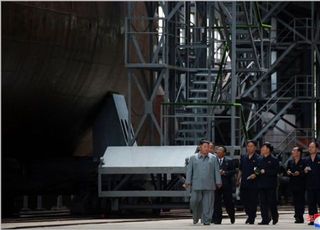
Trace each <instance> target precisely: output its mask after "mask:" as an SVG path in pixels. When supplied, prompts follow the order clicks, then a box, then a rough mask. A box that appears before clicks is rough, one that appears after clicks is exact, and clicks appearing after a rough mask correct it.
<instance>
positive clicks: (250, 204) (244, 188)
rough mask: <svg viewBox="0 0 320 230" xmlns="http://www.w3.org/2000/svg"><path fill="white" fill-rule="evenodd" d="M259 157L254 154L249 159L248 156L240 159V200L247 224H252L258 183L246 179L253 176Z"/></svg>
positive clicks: (254, 216) (255, 208) (255, 211)
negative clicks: (246, 217)
mask: <svg viewBox="0 0 320 230" xmlns="http://www.w3.org/2000/svg"><path fill="white" fill-rule="evenodd" d="M259 159H260V156H259V155H258V154H257V153H255V154H253V155H252V156H251V157H250V158H249V156H248V154H246V155H242V156H241V158H240V165H239V170H240V171H241V186H240V199H241V202H242V204H243V206H244V210H245V212H246V214H247V216H248V219H247V221H248V223H252V224H253V223H254V221H255V218H256V213H257V206H258V183H257V179H253V180H252V179H250V180H248V177H249V176H250V175H252V174H254V168H255V167H257V166H258V161H259Z"/></svg>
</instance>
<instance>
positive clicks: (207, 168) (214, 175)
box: [185, 153, 222, 190]
mask: <svg viewBox="0 0 320 230" xmlns="http://www.w3.org/2000/svg"><path fill="white" fill-rule="evenodd" d="M185 183H186V184H191V186H192V190H215V189H216V185H217V184H222V181H221V175H220V172H219V163H218V161H217V158H216V156H214V155H213V154H211V153H209V154H208V156H207V157H205V158H203V157H202V156H201V155H200V153H197V154H195V155H193V156H191V157H190V159H189V164H188V165H187V175H186V182H185Z"/></svg>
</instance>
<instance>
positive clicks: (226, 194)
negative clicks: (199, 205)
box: [212, 157, 236, 224]
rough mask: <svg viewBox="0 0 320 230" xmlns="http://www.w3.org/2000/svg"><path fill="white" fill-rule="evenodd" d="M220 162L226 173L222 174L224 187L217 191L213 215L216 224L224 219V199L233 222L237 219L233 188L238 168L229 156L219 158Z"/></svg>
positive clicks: (220, 166)
mask: <svg viewBox="0 0 320 230" xmlns="http://www.w3.org/2000/svg"><path fill="white" fill-rule="evenodd" d="M217 160H218V162H219V168H220V170H223V171H224V172H225V175H221V179H222V187H221V188H220V189H217V190H216V191H215V201H214V212H213V216H212V222H213V223H215V224H221V221H222V199H223V202H224V205H225V207H226V211H227V213H228V215H229V218H230V220H231V222H232V223H234V220H235V210H234V202H233V198H232V189H233V185H234V175H235V173H236V169H235V166H234V163H233V160H232V159H231V158H229V157H224V158H223V159H220V158H217Z"/></svg>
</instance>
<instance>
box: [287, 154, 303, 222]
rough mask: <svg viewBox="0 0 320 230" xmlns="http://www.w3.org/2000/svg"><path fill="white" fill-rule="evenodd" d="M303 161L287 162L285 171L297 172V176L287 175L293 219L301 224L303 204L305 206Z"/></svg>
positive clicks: (292, 160)
mask: <svg viewBox="0 0 320 230" xmlns="http://www.w3.org/2000/svg"><path fill="white" fill-rule="evenodd" d="M305 167H306V166H305V161H304V159H300V160H299V161H297V162H295V160H294V159H291V160H289V161H288V165H287V171H288V170H290V171H291V172H292V173H295V172H299V175H298V176H293V175H290V174H289V175H288V176H289V178H290V182H289V186H290V190H291V192H292V196H293V205H294V217H295V219H296V221H297V222H301V223H303V222H304V220H303V214H304V204H305V187H306V186H305V184H306V181H305V179H306V178H305V174H304V168H305Z"/></svg>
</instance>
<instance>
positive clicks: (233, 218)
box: [230, 216, 236, 224]
mask: <svg viewBox="0 0 320 230" xmlns="http://www.w3.org/2000/svg"><path fill="white" fill-rule="evenodd" d="M235 221H236V220H235V217H234V216H233V217H230V222H231V224H234V222H235Z"/></svg>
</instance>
